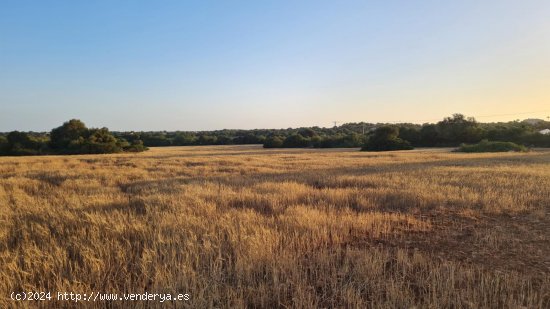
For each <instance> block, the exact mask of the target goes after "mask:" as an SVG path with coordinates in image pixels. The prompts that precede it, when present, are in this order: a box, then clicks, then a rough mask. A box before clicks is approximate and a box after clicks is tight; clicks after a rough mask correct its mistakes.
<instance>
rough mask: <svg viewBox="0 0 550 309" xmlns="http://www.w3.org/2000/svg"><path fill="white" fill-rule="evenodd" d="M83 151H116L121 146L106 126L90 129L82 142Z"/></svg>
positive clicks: (120, 149) (119, 149)
mask: <svg viewBox="0 0 550 309" xmlns="http://www.w3.org/2000/svg"><path fill="white" fill-rule="evenodd" d="M81 149H82V151H81V152H83V153H116V152H121V151H122V147H121V146H120V145H119V142H118V140H117V139H116V138H115V137H114V136H113V135H112V134H111V133H110V132H109V129H107V128H101V129H91V130H90V136H89V137H88V138H87V139H86V140H85V142H84V143H83V144H82V148H81Z"/></svg>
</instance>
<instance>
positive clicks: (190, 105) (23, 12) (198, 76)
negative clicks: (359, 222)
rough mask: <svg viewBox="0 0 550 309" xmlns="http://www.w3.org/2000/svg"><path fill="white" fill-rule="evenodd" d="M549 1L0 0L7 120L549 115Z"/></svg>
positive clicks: (126, 125)
mask: <svg viewBox="0 0 550 309" xmlns="http://www.w3.org/2000/svg"><path fill="white" fill-rule="evenodd" d="M549 16H550V1H548V0H540V1H536V0H526V1H515V0H484V1H479V0H473V1H472V0H461V1H391V0H390V1H364V0H363V1H345V0H343V1H319V0H316V1H269V2H268V1H204V0H203V1H135V0H132V1H130V0H117V1H111V0H106V1H99V0H97V1H96V0H95V1H25V0H21V1H1V2H0V131H11V130H25V131H27V130H36V131H43V130H50V129H51V128H53V127H56V126H58V125H60V124H61V123H62V122H63V121H66V120H68V119H71V118H79V119H81V120H83V121H84V122H85V123H86V124H87V125H88V126H90V127H103V126H107V127H109V128H110V129H112V130H211V129H223V128H243V129H249V128H286V127H300V126H315V125H317V126H322V127H323V126H332V121H338V122H340V123H342V122H355V121H368V122H395V121H407V122H418V123H422V122H428V121H429V122H434V121H437V120H438V119H441V118H442V117H444V116H449V115H450V114H452V113H455V112H461V113H464V114H466V115H468V116H477V117H478V120H480V121H500V120H512V119H524V118H531V117H538V118H543V117H544V118H546V117H547V116H550V18H549Z"/></svg>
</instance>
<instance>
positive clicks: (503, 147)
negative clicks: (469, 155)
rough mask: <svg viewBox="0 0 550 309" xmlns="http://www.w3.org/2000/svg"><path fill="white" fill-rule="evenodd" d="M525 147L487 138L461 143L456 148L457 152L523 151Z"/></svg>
mask: <svg viewBox="0 0 550 309" xmlns="http://www.w3.org/2000/svg"><path fill="white" fill-rule="evenodd" d="M527 150H528V149H527V147H525V146H523V145H518V144H516V143H512V142H489V141H488V140H482V141H481V142H479V143H477V144H473V145H469V144H462V145H460V147H459V148H458V149H457V150H456V151H459V152H508V151H516V152H525V151H527Z"/></svg>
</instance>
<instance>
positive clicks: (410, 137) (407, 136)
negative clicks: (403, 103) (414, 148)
mask: <svg viewBox="0 0 550 309" xmlns="http://www.w3.org/2000/svg"><path fill="white" fill-rule="evenodd" d="M399 138H401V139H404V140H406V141H408V142H410V143H411V144H412V145H418V144H419V143H420V140H421V133H420V127H419V126H418V125H410V124H409V125H400V126H399Z"/></svg>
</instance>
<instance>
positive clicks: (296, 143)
mask: <svg viewBox="0 0 550 309" xmlns="http://www.w3.org/2000/svg"><path fill="white" fill-rule="evenodd" d="M309 145H310V143H309V140H308V139H307V138H305V137H303V136H302V135H300V134H292V135H290V136H288V137H287V138H285V140H284V141H283V147H285V148H300V147H308V146H309Z"/></svg>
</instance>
